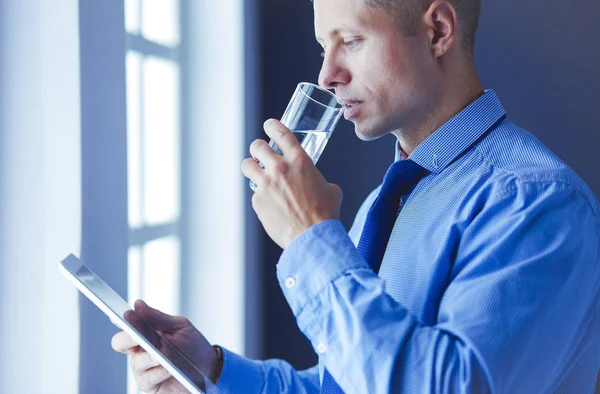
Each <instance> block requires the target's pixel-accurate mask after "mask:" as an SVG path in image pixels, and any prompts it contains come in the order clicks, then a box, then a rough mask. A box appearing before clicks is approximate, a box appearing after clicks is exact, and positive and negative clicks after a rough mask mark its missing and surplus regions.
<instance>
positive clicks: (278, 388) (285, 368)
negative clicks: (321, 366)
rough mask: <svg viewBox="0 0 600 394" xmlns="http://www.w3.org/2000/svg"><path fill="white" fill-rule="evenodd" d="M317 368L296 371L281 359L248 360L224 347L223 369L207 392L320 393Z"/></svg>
mask: <svg viewBox="0 0 600 394" xmlns="http://www.w3.org/2000/svg"><path fill="white" fill-rule="evenodd" d="M319 387H320V385H319V371H318V367H317V366H315V367H313V368H310V369H307V370H304V371H297V370H295V369H294V368H293V367H292V366H291V365H290V364H289V363H287V362H285V361H283V360H277V359H271V360H265V361H258V360H251V359H249V358H246V357H243V356H240V355H238V354H236V353H233V352H231V351H229V350H227V349H225V348H223V369H222V371H221V375H220V376H219V380H218V381H217V384H216V385H215V386H214V387H212V388H211V389H210V390H208V393H209V394H246V393H252V394H262V393H265V394H267V393H268V394H271V393H273V394H278V393H282V394H283V393H290V394H319V391H320V388H319Z"/></svg>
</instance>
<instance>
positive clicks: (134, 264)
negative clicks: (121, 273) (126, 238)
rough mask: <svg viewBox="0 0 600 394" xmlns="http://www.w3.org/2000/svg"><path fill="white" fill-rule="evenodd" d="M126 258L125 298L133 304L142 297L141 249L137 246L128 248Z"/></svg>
mask: <svg viewBox="0 0 600 394" xmlns="http://www.w3.org/2000/svg"><path fill="white" fill-rule="evenodd" d="M127 260H128V261H127V300H128V302H129V303H130V304H131V305H133V303H134V302H135V300H137V299H140V298H142V297H144V294H143V293H142V272H143V267H142V250H141V249H140V247H139V246H132V247H130V248H129V253H128V257H127Z"/></svg>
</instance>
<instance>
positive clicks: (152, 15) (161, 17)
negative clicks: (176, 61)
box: [142, 0, 180, 47]
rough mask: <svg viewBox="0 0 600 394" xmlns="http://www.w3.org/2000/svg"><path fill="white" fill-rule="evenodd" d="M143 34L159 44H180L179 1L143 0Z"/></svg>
mask: <svg viewBox="0 0 600 394" xmlns="http://www.w3.org/2000/svg"><path fill="white" fill-rule="evenodd" d="M142 34H143V36H144V38H146V39H147V40H150V41H154V42H156V43H158V44H163V45H167V46H171V47H173V46H177V45H179V41H180V34H179V1H178V0H142Z"/></svg>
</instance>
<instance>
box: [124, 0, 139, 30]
mask: <svg viewBox="0 0 600 394" xmlns="http://www.w3.org/2000/svg"><path fill="white" fill-rule="evenodd" d="M125 30H127V32H128V33H132V34H139V32H140V0H125Z"/></svg>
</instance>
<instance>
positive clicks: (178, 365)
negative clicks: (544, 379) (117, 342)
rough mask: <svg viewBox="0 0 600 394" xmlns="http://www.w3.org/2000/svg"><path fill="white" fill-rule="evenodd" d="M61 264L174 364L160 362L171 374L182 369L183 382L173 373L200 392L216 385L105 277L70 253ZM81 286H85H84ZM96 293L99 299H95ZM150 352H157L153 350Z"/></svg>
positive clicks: (102, 305) (134, 332) (165, 359)
mask: <svg viewBox="0 0 600 394" xmlns="http://www.w3.org/2000/svg"><path fill="white" fill-rule="evenodd" d="M60 265H61V266H62V267H63V268H64V269H65V270H66V271H67V272H68V274H70V275H71V276H72V278H73V279H76V280H77V282H78V283H79V284H78V283H75V285H77V287H78V288H79V290H81V291H82V293H84V294H85V295H86V296H87V297H88V298H89V299H90V300H91V301H92V302H94V304H96V305H97V306H98V307H99V308H100V309H101V310H102V311H103V312H104V313H105V314H107V315H108V316H109V317H111V318H113V320H114V316H111V313H109V312H108V311H106V310H105V309H106V308H108V309H110V311H112V312H113V313H114V314H115V315H116V316H117V317H118V318H119V319H120V320H121V322H122V323H125V325H126V326H127V327H123V328H124V329H125V331H130V330H128V329H127V328H130V329H131V330H133V334H134V335H135V334H138V335H139V337H140V338H134V339H137V340H138V341H139V340H140V339H142V340H143V341H145V342H146V345H148V346H150V347H151V348H152V349H153V350H155V351H156V352H157V353H158V356H160V357H162V358H163V360H160V359H159V360H157V361H159V362H161V361H166V362H168V364H170V366H171V367H174V368H175V369H176V370H177V371H172V370H170V369H171V368H168V365H165V363H164V362H161V364H162V365H163V366H164V367H165V368H167V370H169V372H171V373H172V374H173V372H180V373H181V374H182V375H183V378H184V379H185V380H186V381H187V382H183V381H182V380H181V377H180V376H177V375H175V374H173V376H174V377H175V378H177V380H179V381H180V382H181V383H182V384H183V385H184V386H186V388H187V389H188V390H189V389H190V387H189V386H188V385H189V384H193V385H194V386H195V387H194V388H195V389H196V390H195V392H198V393H200V392H201V391H199V390H206V389H208V388H210V387H211V386H213V384H212V383H211V382H210V380H208V379H207V378H206V377H205V376H204V375H203V374H202V372H200V371H199V370H198V369H197V368H196V367H195V366H194V364H193V363H192V362H191V361H189V360H188V359H187V358H186V357H185V355H184V354H183V353H182V352H181V351H179V350H178V349H177V348H176V347H175V346H174V345H173V344H171V343H170V342H169V341H168V340H166V339H165V338H164V337H163V336H161V335H160V333H158V332H157V331H156V330H155V329H154V328H152V327H151V326H150V325H149V324H147V323H146V322H145V321H144V320H142V319H141V318H140V317H139V316H138V315H137V314H136V313H135V311H134V310H133V308H132V307H131V306H130V305H129V304H128V303H127V302H126V301H125V300H124V299H123V298H122V297H121V296H119V294H117V292H116V291H114V290H113V289H112V288H111V287H110V286H108V285H107V284H106V283H105V282H104V281H103V280H102V279H100V278H99V277H98V276H97V275H96V274H94V273H93V272H92V271H91V270H90V269H89V268H88V267H86V266H85V265H84V264H83V263H82V262H81V261H80V260H79V259H78V258H77V257H75V256H74V255H70V256H68V257H67V258H66V259H65V260H63V261H62V262H61V264H60ZM67 276H69V275H67ZM81 286H83V288H82V287H81ZM86 289H87V290H88V291H89V292H90V293H91V295H90V294H88V292H87V291H85V290H86ZM94 296H95V297H96V298H97V299H94V298H95V297H94ZM98 301H99V302H100V304H99V303H98ZM129 334H130V335H131V334H132V333H131V332H129ZM140 345H141V346H142V348H144V349H145V350H147V351H148V350H149V349H147V346H144V344H143V343H140ZM150 352H151V353H154V352H152V351H150ZM155 356H156V355H155ZM186 383H187V384H186Z"/></svg>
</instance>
